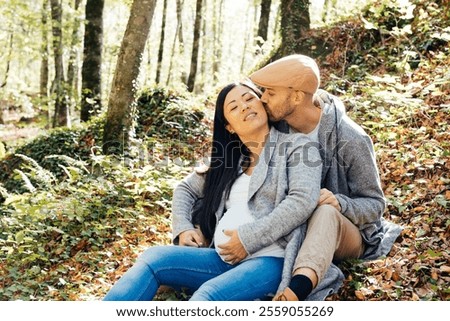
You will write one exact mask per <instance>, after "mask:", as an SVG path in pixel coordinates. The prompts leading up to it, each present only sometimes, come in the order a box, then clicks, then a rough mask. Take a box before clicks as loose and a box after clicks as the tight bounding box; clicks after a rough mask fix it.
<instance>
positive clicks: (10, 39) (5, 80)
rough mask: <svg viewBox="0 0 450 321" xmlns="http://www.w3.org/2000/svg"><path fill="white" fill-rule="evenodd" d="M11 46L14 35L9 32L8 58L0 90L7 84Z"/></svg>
mask: <svg viewBox="0 0 450 321" xmlns="http://www.w3.org/2000/svg"><path fill="white" fill-rule="evenodd" d="M13 44H14V33H12V32H11V33H10V34H9V49H8V58H7V60H6V69H5V79H4V80H3V82H2V83H1V85H0V88H3V87H6V85H7V83H8V76H9V69H10V68H11V59H12V51H13Z"/></svg>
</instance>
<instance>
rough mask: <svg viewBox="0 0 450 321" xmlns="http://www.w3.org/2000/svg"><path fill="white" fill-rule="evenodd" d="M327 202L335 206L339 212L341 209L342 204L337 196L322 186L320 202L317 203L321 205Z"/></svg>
mask: <svg viewBox="0 0 450 321" xmlns="http://www.w3.org/2000/svg"><path fill="white" fill-rule="evenodd" d="M325 204H328V205H331V206H333V207H334V208H335V209H337V210H338V211H339V212H340V211H341V205H340V204H339V201H338V200H337V198H336V196H335V195H334V194H333V193H332V192H330V191H329V190H327V189H326V188H322V189H321V190H320V197H319V203H318V204H317V205H318V206H320V205H325Z"/></svg>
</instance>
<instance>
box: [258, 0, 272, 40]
mask: <svg viewBox="0 0 450 321" xmlns="http://www.w3.org/2000/svg"><path fill="white" fill-rule="evenodd" d="M271 5H272V0H261V14H260V16H259V24H258V37H260V38H261V40H262V41H263V42H265V41H267V35H268V33H269V18H270V6H271Z"/></svg>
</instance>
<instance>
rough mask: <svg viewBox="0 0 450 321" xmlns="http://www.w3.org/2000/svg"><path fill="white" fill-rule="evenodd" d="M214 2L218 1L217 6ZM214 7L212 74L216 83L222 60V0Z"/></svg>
mask: <svg viewBox="0 0 450 321" xmlns="http://www.w3.org/2000/svg"><path fill="white" fill-rule="evenodd" d="M216 1H220V3H219V5H218V6H217V4H216ZM214 7H217V8H218V9H216V10H214V62H213V73H214V82H217V80H218V79H219V69H220V61H221V59H222V49H223V48H222V44H221V37H220V35H222V30H223V25H222V8H223V0H215V1H214Z"/></svg>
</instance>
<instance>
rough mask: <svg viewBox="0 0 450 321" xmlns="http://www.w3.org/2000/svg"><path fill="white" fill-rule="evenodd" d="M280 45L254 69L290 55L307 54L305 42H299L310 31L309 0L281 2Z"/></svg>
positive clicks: (283, 0)
mask: <svg viewBox="0 0 450 321" xmlns="http://www.w3.org/2000/svg"><path fill="white" fill-rule="evenodd" d="M280 14H281V43H280V46H279V47H278V48H277V49H276V50H274V51H272V52H271V53H269V55H268V57H266V58H264V59H263V60H262V61H261V62H260V63H259V64H258V65H257V66H256V67H255V68H254V70H257V69H259V68H261V67H263V66H265V65H266V64H268V63H270V62H272V61H274V60H277V59H279V58H282V57H284V56H287V55H291V54H299V53H303V54H309V52H308V51H309V48H308V47H306V46H307V44H306V43H305V41H303V40H301V38H302V37H303V36H305V33H306V32H307V31H308V30H309V29H310V17H309V0H281V4H280Z"/></svg>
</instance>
